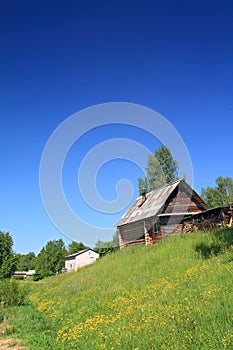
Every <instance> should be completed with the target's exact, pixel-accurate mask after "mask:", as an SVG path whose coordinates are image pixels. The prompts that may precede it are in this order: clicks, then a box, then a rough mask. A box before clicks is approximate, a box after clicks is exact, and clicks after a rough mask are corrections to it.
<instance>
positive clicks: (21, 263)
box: [0, 146, 233, 279]
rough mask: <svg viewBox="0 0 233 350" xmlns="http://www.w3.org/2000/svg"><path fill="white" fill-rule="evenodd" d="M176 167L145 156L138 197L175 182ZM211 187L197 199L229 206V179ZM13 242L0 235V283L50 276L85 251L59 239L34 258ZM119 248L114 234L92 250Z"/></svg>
mask: <svg viewBox="0 0 233 350" xmlns="http://www.w3.org/2000/svg"><path fill="white" fill-rule="evenodd" d="M178 169H179V165H178V163H177V161H176V160H175V159H174V158H173V156H172V154H171V152H170V150H169V149H168V148H166V147H165V146H161V147H159V148H158V149H157V150H156V151H155V153H154V154H149V155H148V161H147V167H146V176H145V177H144V178H139V179H138V192H139V194H140V195H142V193H145V192H149V191H152V190H154V189H156V188H158V187H160V186H163V185H166V184H169V183H171V182H174V181H175V180H178ZM215 181H216V186H215V187H209V186H208V187H207V188H203V189H202V191H201V196H202V198H203V199H204V200H205V202H206V203H207V204H208V205H209V206H210V207H217V206H223V205H224V204H229V203H232V202H233V179H232V178H231V177H225V178H224V177H222V176H219V177H217V179H216V180H215ZM12 247H13V238H12V236H11V235H10V233H9V232H6V233H4V232H1V231H0V279H3V278H8V277H10V276H11V275H12V273H13V272H14V271H28V270H36V274H35V276H34V278H35V279H36V278H38V279H40V278H43V277H47V276H50V275H54V274H56V273H57V272H59V271H61V270H62V268H63V267H64V266H65V257H66V256H67V255H69V254H73V253H76V252H79V251H81V250H83V249H86V248H87V247H86V246H85V245H84V244H83V243H82V242H80V243H78V242H74V241H73V242H71V243H70V244H69V245H68V247H67V248H66V247H65V244H64V242H63V240H62V239H58V240H53V241H49V242H48V243H47V244H46V245H45V247H43V248H42V249H41V251H40V252H39V254H38V255H37V256H36V255H35V253H33V252H29V253H28V254H16V253H14V251H13V248H12ZM118 247H119V239H118V232H116V233H115V234H114V236H113V238H112V240H110V241H107V242H103V241H101V240H98V241H97V242H96V245H95V247H94V250H96V251H97V252H98V253H99V254H100V256H102V255H105V254H107V253H111V252H113V251H115V250H116V249H117V248H118Z"/></svg>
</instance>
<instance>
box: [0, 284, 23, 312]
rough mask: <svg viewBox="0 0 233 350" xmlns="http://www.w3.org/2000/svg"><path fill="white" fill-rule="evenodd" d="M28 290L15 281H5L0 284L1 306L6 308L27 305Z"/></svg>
mask: <svg viewBox="0 0 233 350" xmlns="http://www.w3.org/2000/svg"><path fill="white" fill-rule="evenodd" d="M25 299H26V290H25V288H23V286H21V285H19V283H17V282H16V281H13V280H8V279H7V280H3V281H1V283H0V305H1V308H6V307H8V306H13V305H17V306H19V305H23V304H25Z"/></svg>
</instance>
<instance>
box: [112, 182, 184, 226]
mask: <svg viewBox="0 0 233 350" xmlns="http://www.w3.org/2000/svg"><path fill="white" fill-rule="evenodd" d="M181 181H182V180H178V181H175V182H174V183H172V184H170V185H165V186H162V187H159V188H156V190H154V191H151V192H149V193H147V194H146V198H147V199H146V201H145V202H144V203H143V205H142V206H141V207H138V205H139V203H140V202H141V201H142V197H138V198H137V199H136V201H135V202H134V204H133V205H132V206H131V207H130V208H129V210H128V211H127V212H126V213H125V214H124V215H123V216H122V218H121V219H120V220H119V221H118V223H117V224H116V226H122V225H125V224H128V223H130V222H134V221H138V220H142V219H146V218H149V217H152V216H155V215H157V214H158V213H159V211H160V209H161V208H163V206H164V203H165V202H166V200H167V199H168V197H169V196H170V194H171V193H172V192H173V191H174V190H175V188H176V187H177V186H178V185H179V183H180V182H181Z"/></svg>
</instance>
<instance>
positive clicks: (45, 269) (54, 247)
mask: <svg viewBox="0 0 233 350" xmlns="http://www.w3.org/2000/svg"><path fill="white" fill-rule="evenodd" d="M66 255H67V251H66V249H65V244H64V242H63V240H62V239H59V240H54V241H49V242H48V243H47V244H46V246H45V247H43V248H42V249H41V251H40V253H39V254H38V256H37V259H36V276H35V278H36V279H37V277H38V276H39V277H40V278H43V277H46V276H50V275H53V274H55V273H56V272H59V271H61V269H62V268H63V267H64V266H65V256H66Z"/></svg>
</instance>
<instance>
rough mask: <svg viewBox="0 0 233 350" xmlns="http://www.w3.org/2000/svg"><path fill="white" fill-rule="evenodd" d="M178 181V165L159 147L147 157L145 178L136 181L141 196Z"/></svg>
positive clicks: (166, 149)
mask: <svg viewBox="0 0 233 350" xmlns="http://www.w3.org/2000/svg"><path fill="white" fill-rule="evenodd" d="M177 179H178V163H177V161H176V160H174V159H173V157H172V154H171V152H170V150H169V149H168V148H167V147H165V146H163V145H162V146H160V147H159V148H158V149H157V150H156V151H155V153H154V154H149V155H148V160H147V167H146V177H145V178H139V179H138V191H139V194H140V195H142V193H143V192H144V191H146V192H149V191H152V190H154V189H156V188H158V187H160V186H163V185H166V184H169V183H171V182H174V181H175V180H177Z"/></svg>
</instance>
